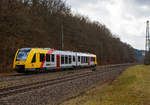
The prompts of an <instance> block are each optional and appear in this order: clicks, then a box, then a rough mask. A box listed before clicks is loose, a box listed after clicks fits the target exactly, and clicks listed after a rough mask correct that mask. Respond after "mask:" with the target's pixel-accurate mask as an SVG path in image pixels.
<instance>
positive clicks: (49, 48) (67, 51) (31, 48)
mask: <svg viewBox="0 0 150 105" xmlns="http://www.w3.org/2000/svg"><path fill="white" fill-rule="evenodd" d="M20 49H21V50H23V49H25V50H31V49H42V50H55V49H52V48H20ZM55 51H60V52H69V53H78V54H83V55H84V54H88V55H91V56H95V54H91V53H87V52H74V51H67V50H66V51H65V50H55Z"/></svg>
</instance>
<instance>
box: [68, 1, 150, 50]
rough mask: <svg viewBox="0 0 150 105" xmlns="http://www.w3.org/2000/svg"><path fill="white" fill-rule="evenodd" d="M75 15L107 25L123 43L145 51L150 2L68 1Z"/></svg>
mask: <svg viewBox="0 0 150 105" xmlns="http://www.w3.org/2000/svg"><path fill="white" fill-rule="evenodd" d="M66 2H67V4H68V5H70V6H71V8H72V11H73V13H80V14H82V15H85V16H88V17H89V18H90V20H92V21H99V22H100V23H102V24H105V25H106V26H107V27H108V28H109V29H110V30H111V32H112V33H113V34H115V35H117V36H118V37H120V39H121V40H122V41H123V42H126V43H129V44H130V45H131V46H133V47H134V48H137V49H145V30H146V21H147V20H148V19H150V0H66Z"/></svg>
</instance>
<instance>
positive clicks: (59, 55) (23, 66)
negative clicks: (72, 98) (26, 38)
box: [13, 48, 97, 73]
mask: <svg viewBox="0 0 150 105" xmlns="http://www.w3.org/2000/svg"><path fill="white" fill-rule="evenodd" d="M96 65H97V58H96V55H95V54H90V53H82V52H73V51H61V50H54V49H51V48H20V49H18V50H17V52H16V54H15V57H14V62H13V69H14V70H15V71H17V72H19V73H25V72H30V71H49V70H62V69H76V68H86V67H95V66H96Z"/></svg>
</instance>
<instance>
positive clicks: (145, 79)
mask: <svg viewBox="0 0 150 105" xmlns="http://www.w3.org/2000/svg"><path fill="white" fill-rule="evenodd" d="M63 105H150V66H144V65H138V66H134V67H130V68H128V69H127V70H126V71H125V72H123V74H122V75H120V76H119V77H118V78H117V79H116V80H115V81H113V82H111V83H108V84H105V85H103V86H100V85H97V86H96V87H94V89H91V90H89V91H88V92H86V93H85V94H84V95H81V96H79V97H77V98H74V99H71V100H69V101H66V102H64V103H63Z"/></svg>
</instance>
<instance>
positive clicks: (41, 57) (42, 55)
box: [40, 54, 45, 62]
mask: <svg viewBox="0 0 150 105" xmlns="http://www.w3.org/2000/svg"><path fill="white" fill-rule="evenodd" d="M44 57H45V55H44V54H40V62H44V61H45V60H44V59H45V58H44Z"/></svg>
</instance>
